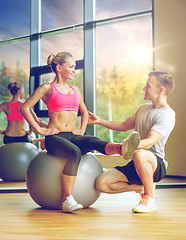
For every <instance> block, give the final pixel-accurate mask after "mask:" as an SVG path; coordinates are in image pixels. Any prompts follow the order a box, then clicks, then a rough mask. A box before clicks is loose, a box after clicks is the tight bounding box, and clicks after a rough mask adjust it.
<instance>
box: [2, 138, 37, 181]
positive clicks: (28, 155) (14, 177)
mask: <svg viewBox="0 0 186 240" xmlns="http://www.w3.org/2000/svg"><path fill="white" fill-rule="evenodd" d="M38 152H39V149H38V148H37V147H36V146H35V145H34V144H32V143H23V142H17V143H8V144H4V145H2V146H1V147H0V178H1V179H3V180H4V181H9V182H22V181H25V180H26V173H27V168H28V166H29V164H30V162H31V161H32V159H33V158H34V157H35V156H36V155H37V154H38Z"/></svg>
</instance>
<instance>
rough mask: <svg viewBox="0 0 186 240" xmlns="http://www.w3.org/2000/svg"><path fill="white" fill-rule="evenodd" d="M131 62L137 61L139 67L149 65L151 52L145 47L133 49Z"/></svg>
mask: <svg viewBox="0 0 186 240" xmlns="http://www.w3.org/2000/svg"><path fill="white" fill-rule="evenodd" d="M131 60H133V61H135V62H136V64H137V65H140V64H142V63H147V62H148V61H149V51H148V50H147V49H146V48H145V47H143V46H140V47H136V48H133V50H132V54H131Z"/></svg>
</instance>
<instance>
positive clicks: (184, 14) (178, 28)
mask: <svg viewBox="0 0 186 240" xmlns="http://www.w3.org/2000/svg"><path fill="white" fill-rule="evenodd" d="M154 7H155V8H154V20H155V25H154V29H155V33H154V36H155V67H156V70H160V71H161V70H162V71H167V72H169V73H170V74H171V75H172V76H173V77H174V78H175V82H176V88H175V91H174V93H172V94H171V95H170V97H169V99H168V103H169V104H170V105H171V106H172V108H173V109H174V110H175V112H176V126H175V129H174V131H173V132H172V134H171V136H170V138H169V140H168V142H167V146H166V160H167V161H168V162H169V167H168V172H167V174H168V175H178V176H186V0H154Z"/></svg>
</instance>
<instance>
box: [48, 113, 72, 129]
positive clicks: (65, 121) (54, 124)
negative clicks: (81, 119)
mask: <svg viewBox="0 0 186 240" xmlns="http://www.w3.org/2000/svg"><path fill="white" fill-rule="evenodd" d="M76 121H77V112H75V111H62V112H52V113H49V123H48V128H53V129H57V130H59V131H60V132H71V131H72V130H74V129H76Z"/></svg>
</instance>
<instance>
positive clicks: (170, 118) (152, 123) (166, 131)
mask: <svg viewBox="0 0 186 240" xmlns="http://www.w3.org/2000/svg"><path fill="white" fill-rule="evenodd" d="M174 126H175V112H174V110H173V109H172V108H171V107H170V106H169V105H166V106H165V107H162V108H158V109H154V108H152V104H151V103H147V104H144V105H143V106H141V107H140V108H139V109H138V111H137V112H136V121H135V130H136V131H138V132H139V134H140V137H141V139H144V138H147V136H148V133H149V131H150V130H151V129H152V130H155V131H156V132H158V133H160V134H161V135H162V136H163V138H162V139H161V140H160V141H159V142H157V143H155V144H154V145H153V146H152V147H151V148H150V149H149V150H150V151H151V152H153V153H154V154H156V155H157V156H159V157H161V158H162V159H163V160H164V163H165V166H166V167H167V166H168V163H167V161H165V144H166V142H167V139H168V137H169V135H170V133H171V132H172V130H173V128H174Z"/></svg>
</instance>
